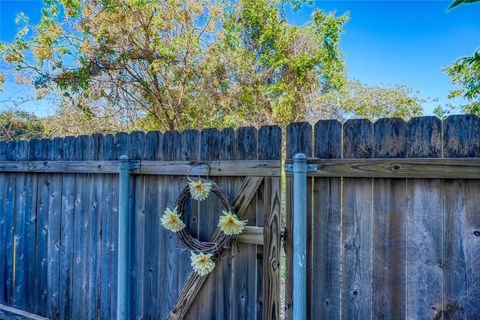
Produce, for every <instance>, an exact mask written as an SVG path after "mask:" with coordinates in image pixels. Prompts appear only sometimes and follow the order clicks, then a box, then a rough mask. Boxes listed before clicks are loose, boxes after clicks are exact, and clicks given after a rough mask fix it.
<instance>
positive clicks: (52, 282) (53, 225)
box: [46, 138, 63, 318]
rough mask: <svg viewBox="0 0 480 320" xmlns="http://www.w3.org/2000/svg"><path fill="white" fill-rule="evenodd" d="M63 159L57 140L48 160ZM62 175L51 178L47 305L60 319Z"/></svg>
mask: <svg viewBox="0 0 480 320" xmlns="http://www.w3.org/2000/svg"><path fill="white" fill-rule="evenodd" d="M62 158H63V139H62V138H55V139H53V140H52V142H51V144H50V148H49V149H48V157H47V159H48V160H61V159H62ZM62 180H63V178H62V175H61V174H52V175H51V176H50V188H49V195H48V234H47V237H48V239H47V241H48V245H47V269H48V273H47V298H46V300H47V303H46V308H47V312H46V315H47V317H49V318H58V315H59V309H60V307H59V295H60V249H61V233H60V230H61V208H62Z"/></svg>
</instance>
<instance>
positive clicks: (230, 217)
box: [218, 210, 247, 236]
mask: <svg viewBox="0 0 480 320" xmlns="http://www.w3.org/2000/svg"><path fill="white" fill-rule="evenodd" d="M246 224H247V220H243V221H242V220H239V219H238V217H237V215H236V214H234V213H232V212H230V211H225V210H224V211H223V216H221V217H220V221H219V222H218V227H219V228H220V230H222V231H223V233H225V234H226V235H227V236H233V235H237V234H240V233H242V232H243V229H244V228H245V225H246Z"/></svg>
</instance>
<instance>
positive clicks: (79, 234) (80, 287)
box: [72, 135, 91, 319]
mask: <svg viewBox="0 0 480 320" xmlns="http://www.w3.org/2000/svg"><path fill="white" fill-rule="evenodd" d="M74 146H75V152H74V160H77V161H81V160H88V155H89V149H88V148H89V144H88V136H85V135H82V136H77V137H75V140H74ZM74 184H75V195H74V214H73V276H72V277H73V286H72V292H73V294H72V318H73V319H80V318H81V317H82V316H83V315H85V316H86V315H88V309H89V306H88V304H87V297H88V278H87V260H88V257H87V256H88V234H89V231H90V225H89V222H88V216H89V214H88V212H89V210H88V209H89V208H88V203H89V202H90V192H89V191H90V188H91V181H90V176H89V175H81V174H75V175H74Z"/></svg>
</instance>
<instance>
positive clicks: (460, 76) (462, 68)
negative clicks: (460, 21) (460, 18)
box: [437, 0, 480, 115]
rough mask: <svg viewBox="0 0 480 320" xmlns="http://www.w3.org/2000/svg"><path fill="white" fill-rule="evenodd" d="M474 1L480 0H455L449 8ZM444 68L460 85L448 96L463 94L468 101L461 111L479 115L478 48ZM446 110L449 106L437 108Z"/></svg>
mask: <svg viewBox="0 0 480 320" xmlns="http://www.w3.org/2000/svg"><path fill="white" fill-rule="evenodd" d="M474 2H480V0H456V1H454V2H453V3H452V4H451V5H450V7H449V9H452V8H455V7H457V6H459V5H461V4H465V3H474ZM444 70H445V71H446V72H447V74H448V75H449V76H450V78H451V79H452V82H453V83H454V84H458V85H460V86H461V88H460V89H457V90H453V91H451V92H450V94H449V98H456V97H460V96H463V97H464V98H465V99H467V100H468V101H469V103H468V104H467V105H464V106H462V109H463V111H464V112H467V113H474V114H477V115H480V49H478V50H477V51H476V52H475V53H474V54H473V55H472V56H470V57H463V58H460V59H458V60H457V61H456V62H455V63H454V64H453V66H451V67H448V68H445V69H444ZM448 110H451V106H450V107H447V108H444V107H438V108H437V112H439V113H440V114H445V113H447V114H448Z"/></svg>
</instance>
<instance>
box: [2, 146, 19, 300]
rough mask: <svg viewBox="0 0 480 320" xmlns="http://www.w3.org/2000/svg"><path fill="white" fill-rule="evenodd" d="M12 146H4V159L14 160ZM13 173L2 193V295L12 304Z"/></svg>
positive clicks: (14, 185)
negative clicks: (3, 261)
mask: <svg viewBox="0 0 480 320" xmlns="http://www.w3.org/2000/svg"><path fill="white" fill-rule="evenodd" d="M14 146H15V142H9V143H8V144H7V146H6V160H9V161H12V160H14ZM15 180H16V178H15V175H13V174H10V175H7V177H6V179H5V182H6V186H5V189H6V190H5V191H6V192H5V194H4V197H5V198H4V209H5V215H4V219H5V225H4V239H5V260H6V261H5V273H4V279H3V281H4V286H3V295H4V297H5V303H6V304H8V305H12V304H13V273H14V272H13V265H14V258H15V256H14V248H15V244H14V239H15V223H14V221H15V192H16V189H17V188H16V184H15Z"/></svg>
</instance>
